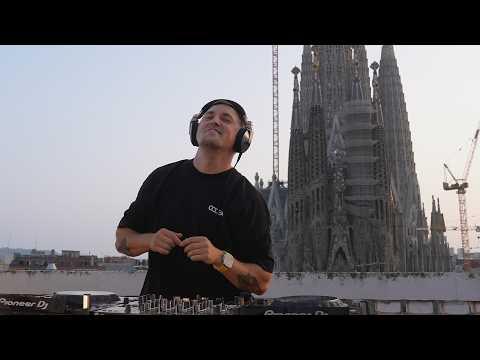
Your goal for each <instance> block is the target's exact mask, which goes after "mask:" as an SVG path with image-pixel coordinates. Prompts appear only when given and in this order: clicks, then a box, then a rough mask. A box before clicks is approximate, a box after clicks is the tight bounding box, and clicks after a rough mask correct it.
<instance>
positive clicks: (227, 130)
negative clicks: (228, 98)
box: [197, 104, 241, 152]
mask: <svg viewBox="0 0 480 360" xmlns="http://www.w3.org/2000/svg"><path fill="white" fill-rule="evenodd" d="M240 127H241V121H240V117H239V116H238V114H237V112H236V111H235V110H233V109H232V108H231V107H230V106H228V105H223V104H217V105H214V106H212V107H211V108H210V109H208V111H207V112H206V113H205V114H204V115H203V117H202V120H201V121H200V123H199V125H198V131H197V141H198V144H199V145H200V146H205V147H210V148H213V149H229V150H232V152H233V144H234V143H235V136H236V135H237V132H238V130H240Z"/></svg>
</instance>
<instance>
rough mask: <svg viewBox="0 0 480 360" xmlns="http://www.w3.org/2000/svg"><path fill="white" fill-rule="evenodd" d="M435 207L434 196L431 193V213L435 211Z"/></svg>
mask: <svg viewBox="0 0 480 360" xmlns="http://www.w3.org/2000/svg"><path fill="white" fill-rule="evenodd" d="M436 212H437V209H436V207H435V197H434V196H433V195H432V213H436Z"/></svg>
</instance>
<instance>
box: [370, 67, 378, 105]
mask: <svg viewBox="0 0 480 360" xmlns="http://www.w3.org/2000/svg"><path fill="white" fill-rule="evenodd" d="M379 67H380V65H379V64H378V62H376V61H374V62H372V63H371V64H370V69H372V70H373V78H372V88H373V99H372V100H373V104H374V105H376V104H378V103H379V102H380V96H379V94H378V72H377V70H378V68H379Z"/></svg>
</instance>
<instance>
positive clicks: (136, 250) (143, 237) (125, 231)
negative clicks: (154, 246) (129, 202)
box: [115, 228, 152, 256]
mask: <svg viewBox="0 0 480 360" xmlns="http://www.w3.org/2000/svg"><path fill="white" fill-rule="evenodd" d="M115 235H116V238H117V239H116V241H115V247H116V248H117V251H118V252H120V253H122V254H125V255H127V256H139V255H142V254H143V253H146V252H147V251H149V250H150V238H151V235H152V234H139V233H137V232H136V231H134V230H132V229H129V228H118V229H117V232H116V234H115Z"/></svg>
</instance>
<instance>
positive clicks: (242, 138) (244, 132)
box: [189, 99, 253, 154]
mask: <svg viewBox="0 0 480 360" xmlns="http://www.w3.org/2000/svg"><path fill="white" fill-rule="evenodd" d="M217 104H223V105H228V106H230V107H231V108H233V109H234V110H235V111H236V112H237V114H238V115H239V116H240V121H241V122H242V124H245V125H243V126H242V127H241V128H240V130H238V132H237V135H236V137H235V143H234V144H233V150H234V151H235V152H237V153H239V154H242V153H244V152H245V151H247V150H248V148H249V147H250V144H251V143H252V137H253V127H252V122H251V121H247V114H246V113H245V110H244V109H243V108H242V107H241V106H240V104H238V103H236V102H235V101H232V100H227V99H217V100H212V101H210V102H208V103H206V104H205V105H204V106H203V107H202V109H201V110H200V113H198V114H195V115H193V117H192V120H190V128H189V134H190V141H191V142H192V145H193V146H198V141H197V130H198V120H199V119H201V118H202V116H203V115H205V113H206V112H207V111H208V110H209V109H210V108H211V107H212V106H214V105H217Z"/></svg>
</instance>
